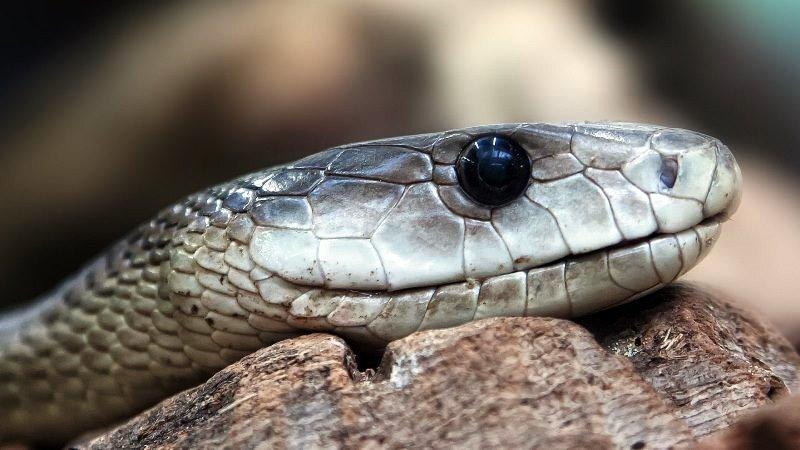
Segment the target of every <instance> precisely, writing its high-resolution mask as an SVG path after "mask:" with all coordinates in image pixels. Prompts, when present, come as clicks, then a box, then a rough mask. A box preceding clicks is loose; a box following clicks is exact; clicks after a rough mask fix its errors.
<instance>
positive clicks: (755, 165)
mask: <svg viewBox="0 0 800 450" xmlns="http://www.w3.org/2000/svg"><path fill="white" fill-rule="evenodd" d="M799 18H800V2H793V1H789V0H761V1H758V2H753V1H749V0H707V1H704V2H694V1H688V0H686V1H679V0H676V1H671V2H642V1H637V0H629V1H624V0H595V1H590V0H535V1H534V0H529V1H505V2H504V1H492V2H488V1H477V0H466V1H455V0H452V1H448V0H443V1H438V2H431V1H423V0H406V1H394V0H373V1H366V0H350V1H296V2H277V1H259V2H255V1H240V2H213V1H192V2H189V1H184V2H171V3H169V4H167V3H166V2H163V3H162V2H158V4H156V2H152V3H149V2H134V1H130V0H121V1H119V0H118V1H116V2H84V1H76V0H64V1H58V2H55V1H52V2H47V1H42V0H32V1H28V2H10V3H9V4H7V5H4V9H3V14H2V16H0V33H2V34H0V36H1V39H0V192H2V193H3V199H2V203H0V204H1V205H2V210H1V211H2V213H1V214H0V273H2V276H0V292H3V298H2V300H0V303H2V304H4V305H11V304H13V303H15V302H21V301H25V300H28V299H30V298H32V297H34V296H36V295H38V294H40V293H42V292H44V291H46V290H48V289H50V288H51V287H53V286H54V285H55V284H56V283H57V282H58V281H59V280H61V279H62V278H63V277H65V276H67V275H69V274H70V273H72V272H73V271H75V270H76V269H77V268H78V267H79V266H80V265H81V264H83V263H84V262H86V261H87V260H88V259H89V258H91V257H92V256H93V255H95V254H97V253H99V252H101V251H102V250H103V248H104V247H105V246H107V245H109V244H110V243H111V242H113V241H114V240H115V239H118V238H119V237H121V236H123V235H124V234H125V233H127V232H128V231H129V230H131V229H132V228H133V227H134V226H136V225H137V224H138V223H140V222H142V221H144V220H146V219H148V218H149V217H150V216H151V215H153V214H154V213H155V212H156V211H158V210H159V209H160V208H162V207H164V206H166V205H167V204H169V203H171V202H173V201H176V200H178V199H180V198H181V197H182V196H184V195H186V194H188V193H191V192H193V191H195V190H198V189H200V188H203V187H205V186H207V185H210V184H212V183H216V182H219V181H223V180H225V179H228V178H231V177H234V176H236V175H239V174H242V173H245V172H250V171H253V170H256V169H259V168H263V167H267V166H270V165H274V164H277V163H281V162H286V161H288V160H293V159H296V158H298V157H300V156H303V155H304V154H307V153H314V152H317V151H319V150H322V149H324V148H325V147H328V146H332V145H336V144H341V143H346V142H350V141H357V140H364V139H369V138H378V137H386V136H393V135H404V134H414V133H422V132H428V131H438V130H441V129H446V128H455V127H462V126H468V125H475V124H482V123H496V122H522V121H530V122H532V121H575V120H606V119H608V120H626V121H636V122H654V123H660V124H666V125H672V126H678V127H684V128H690V129H694V130H698V131H702V132H705V133H707V134H710V135H713V136H715V137H718V138H720V139H722V140H723V141H724V142H726V143H727V144H728V145H729V146H730V147H731V148H732V149H733V150H734V153H735V154H736V156H737V158H739V160H740V163H741V165H742V169H743V173H744V180H745V195H744V200H743V203H742V206H741V207H740V209H739V212H738V214H737V215H736V216H735V217H734V218H733V220H732V221H731V222H730V223H728V224H727V226H726V227H724V232H723V238H722V240H721V241H720V243H719V245H718V247H717V249H716V251H714V252H712V254H711V256H710V257H709V258H708V259H707V260H706V262H704V263H703V264H702V265H701V266H700V267H699V268H697V269H695V270H694V271H693V272H691V278H692V279H695V280H697V281H699V282H702V283H704V284H706V285H709V286H712V287H713V288H716V289H720V290H722V291H723V292H725V293H727V294H728V295H730V296H731V297H732V298H734V299H736V301H739V302H741V303H743V304H746V305H749V306H750V307H754V308H756V309H758V310H760V311H762V312H763V313H764V314H765V315H767V316H768V317H769V318H771V319H772V321H773V322H775V323H776V324H778V325H779V326H780V327H781V328H782V329H783V330H784V331H785V332H786V334H787V335H788V336H789V337H790V338H791V339H793V340H794V342H795V344H798V343H800V302H799V301H798V300H800V295H798V289H800V286H798V280H800V233H798V229H799V228H800V227H798V225H800V201H798V192H800V190H799V189H800V185H798V182H797V181H796V177H795V173H796V172H797V170H798V169H800V151H799V150H798V149H800V126H798V124H797V123H796V122H797V120H798V118H800V89H798V88H797V85H798V83H800V28H799V27H797V25H796V24H797V23H798V19H799Z"/></svg>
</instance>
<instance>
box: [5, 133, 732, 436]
mask: <svg viewBox="0 0 800 450" xmlns="http://www.w3.org/2000/svg"><path fill="white" fill-rule="evenodd" d="M740 198H741V171H740V169H739V166H738V165H737V163H736V160H735V159H734V157H733V155H732V154H731V152H730V150H729V149H728V147H726V146H725V145H724V144H722V142H720V141H719V140H717V139H715V138H713V137H710V136H707V135H705V134H701V133H697V132H692V131H688V130H684V129H679V128H671V127H662V126H656V125H646V124H635V123H626V122H580V123H578V122H576V123H563V124H546V123H521V124H519V123H518V124H499V125H488V126H479V127H471V128H464V129H456V130H450V131H444V132H436V133H427V134H419V135H411V136H404V137H395V138H388V139H381V140H374V141H369V142H360V143H355V144H347V145H341V146H338V147H334V148H330V149H327V150H325V151H322V152H320V153H317V154H313V155H311V156H308V157H305V158H303V159H300V160H298V161H295V162H292V163H289V164H286V165H283V166H278V167H273V168H269V169H266V170H261V171H258V172H254V173H251V174H248V175H245V176H242V177H239V178H237V179H235V180H232V181H228V182H225V183H222V184H220V185H217V186H214V187H211V188H208V189H205V190H203V191H201V192H198V193H195V194H193V195H190V196H188V197H186V198H185V199H184V200H182V201H180V202H178V203H176V204H175V205H172V206H170V207H168V208H165V209H163V210H162V211H160V212H159V213H158V214H156V215H155V217H154V218H153V219H152V220H150V221H148V222H146V223H144V224H142V225H141V226H139V227H138V228H136V229H135V230H134V231H133V232H131V233H130V234H129V235H128V236H126V237H124V238H122V239H121V240H120V241H119V242H117V243H115V244H113V245H112V246H110V247H109V248H108V249H107V250H106V251H105V252H104V253H103V254H102V255H100V256H99V257H97V258H96V259H95V260H93V261H91V262H90V263H89V264H87V265H86V266H85V267H84V268H82V269H81V270H79V271H78V272H77V273H76V274H75V275H74V276H72V277H70V278H69V279H67V280H65V281H64V282H63V283H62V284H61V285H60V286H58V287H56V288H55V289H54V290H52V291H51V292H49V293H47V294H45V295H43V296H41V297H40V298H39V299H37V300H35V301H34V302H31V303H30V305H26V306H23V307H21V308H19V309H17V310H12V311H10V312H8V313H5V314H3V315H2V316H0V442H62V443H63V442H65V441H66V440H68V439H71V438H74V437H75V436H76V435H78V434H79V433H81V432H84V431H86V430H90V429H95V428H98V427H101V426H106V425H109V424H112V423H115V422H117V421H119V420H122V419H123V418H125V417H129V416H131V415H132V414H135V413H137V412H139V411H141V410H143V409H144V408H146V407H149V406H151V405H153V404H155V403H157V402H158V401H160V400H163V399H164V398H166V397H167V396H169V395H171V394H173V393H176V392H178V391H180V390H182V389H185V388H187V387H191V386H193V385H197V384H198V383H200V382H202V381H203V380H205V379H207V378H208V377H210V376H211V375H212V374H214V373H215V372H217V371H219V370H221V369H222V368H224V367H226V366H228V365H230V364H232V363H234V362H236V361H238V360H239V359H241V358H242V357H244V356H245V355H247V354H249V353H252V352H254V351H256V350H258V349H260V348H263V347H266V346H269V345H271V344H273V343H275V342H278V341H281V340H283V339H287V338H291V337H294V336H297V335H300V334H304V333H313V332H325V333H332V334H335V335H338V336H341V337H343V338H345V339H346V340H348V341H352V342H354V343H358V344H359V345H364V346H370V347H374V348H381V347H383V346H386V345H387V343H389V342H392V341H395V340H397V339H400V338H403V337H405V336H408V335H410V334H412V333H414V332H417V331H420V330H428V329H441V328H447V327H453V326H456V325H459V324H463V323H466V322H470V321H474V320H479V319H483V318H489V317H497V316H548V317H557V318H573V317H578V316H583V315H587V314H591V313H593V312H596V311H600V310H605V309H608V308H612V307H614V306H616V305H620V304H623V303H626V302H630V301H632V300H635V299H637V298H640V297H642V296H645V295H647V294H648V293H651V292H653V291H655V290H658V289H660V288H662V287H664V286H665V285H667V284H669V283H671V282H672V281H673V280H675V279H676V278H678V277H680V276H681V275H682V274H684V273H685V272H686V271H687V270H689V269H690V268H692V267H693V266H695V265H696V264H697V263H698V262H699V261H700V260H701V259H702V258H703V257H704V256H705V255H706V254H707V253H708V252H709V251H710V249H711V248H712V246H713V245H714V243H715V242H716V241H717V240H718V238H719V235H720V230H721V224H722V223H723V222H724V221H725V220H726V219H727V218H728V217H730V215H731V214H733V212H734V211H735V210H736V208H737V206H738V204H739V202H740Z"/></svg>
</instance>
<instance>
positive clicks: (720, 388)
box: [79, 286, 800, 448]
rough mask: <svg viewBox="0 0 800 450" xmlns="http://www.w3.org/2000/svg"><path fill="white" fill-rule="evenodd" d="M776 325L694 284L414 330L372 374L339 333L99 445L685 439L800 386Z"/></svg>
mask: <svg viewBox="0 0 800 450" xmlns="http://www.w3.org/2000/svg"><path fill="white" fill-rule="evenodd" d="M798 369H800V357H798V355H797V353H796V352H794V350H793V349H792V348H791V347H790V346H789V345H788V343H787V342H786V340H785V339H784V338H782V337H781V336H780V335H779V334H778V333H777V332H775V331H774V330H773V329H772V328H770V327H769V326H768V325H766V324H764V323H763V322H761V321H760V320H759V319H757V318H755V317H753V316H752V315H750V314H748V313H745V312H743V311H741V310H739V309H737V308H735V307H732V306H730V305H728V304H726V303H724V302H722V301H719V300H716V299H714V298H713V297H711V296H709V295H708V294H706V293H703V292H701V291H698V290H697V289H695V288H691V287H687V286H675V287H671V288H668V289H666V290H664V291H662V292H661V293H660V294H656V295H654V296H651V297H650V298H647V299H643V300H640V301H639V302H637V303H636V304H633V305H630V306H628V307H625V308H622V309H615V310H613V311H609V312H607V313H604V314H601V315H597V316H595V317H592V318H589V319H587V320H584V321H582V323H581V325H579V324H576V323H573V322H569V321H564V320H557V319H546V318H500V319H488V320H483V321H480V322H475V323H470V324H466V325H462V326H460V327H456V328H452V329H448V330H438V331H426V332H421V333H416V334H414V335H412V336H409V337H408V338H405V339H403V340H400V341H397V342H394V343H392V344H390V345H389V347H388V348H387V350H386V352H385V354H384V355H383V359H382V361H381V363H380V365H379V366H378V367H377V370H376V371H375V372H374V373H373V372H372V371H371V370H367V371H366V372H360V371H359V370H358V369H357V368H356V366H355V356H354V354H353V352H352V351H351V349H350V348H349V347H348V346H347V345H346V344H345V343H344V342H343V341H342V340H340V339H339V338H336V337H333V336H330V335H324V334H314V335H309V336H304V337H300V338H296V339H292V340H289V341H285V342H282V343H279V344H277V345H274V346H272V347H270V348H266V349H263V350H261V351H259V352H256V353H255V354H253V355H251V356H248V357H246V358H244V359H243V360H242V361H240V362H238V363H236V364H233V365H232V366H230V367H228V368H227V369H225V370H223V371H222V372H220V373H218V374H216V375H215V376H214V377H212V378H211V379H210V380H209V381H208V382H206V383H205V384H203V385H201V386H199V387H197V388H195V389H191V390H188V391H186V392H183V393H181V394H178V395H176V396H174V397H172V398H170V399H168V400H165V401H164V402H162V403H161V404H160V405H158V406H156V407H154V408H152V409H151V410H149V411H147V412H145V413H142V414H140V415H139V416H138V417H135V418H133V419H131V420H130V421H129V422H128V423H126V424H123V425H121V426H120V427H118V428H116V429H115V430H112V431H110V432H108V433H105V434H103V435H101V436H99V437H97V438H95V439H93V440H91V441H88V442H84V443H82V444H80V445H79V446H80V447H89V448H125V447H142V446H159V447H161V446H164V447H171V448H197V447H200V446H213V447H231V448H243V447H244V448H253V447H256V446H264V448H272V447H277V448H309V447H326V448H335V447H359V448H360V447H366V448H376V447H393V448H397V447H408V446H417V447H433V448H445V447H447V448H449V447H468V448H479V447H480V448H491V447H495V448H497V447H506V448H507V447H551V448H576V447H590V448H667V447H684V446H691V445H693V444H694V443H696V441H695V439H696V438H698V437H701V436H705V435H707V434H709V433H711V432H713V431H715V430H719V429H723V428H725V427H726V426H727V425H728V424H729V423H732V422H733V421H734V419H736V418H737V417H739V416H740V415H742V414H743V413H745V412H746V411H750V410H753V409H755V408H758V407H759V406H762V405H764V404H768V403H771V402H772V401H773V399H774V398H776V397H779V396H781V395H783V394H784V393H785V392H788V391H794V390H795V389H796V388H797V386H798V379H797V373H798Z"/></svg>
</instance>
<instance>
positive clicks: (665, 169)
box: [659, 158, 678, 189]
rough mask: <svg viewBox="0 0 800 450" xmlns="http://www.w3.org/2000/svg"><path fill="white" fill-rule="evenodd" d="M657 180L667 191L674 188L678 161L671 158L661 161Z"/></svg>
mask: <svg viewBox="0 0 800 450" xmlns="http://www.w3.org/2000/svg"><path fill="white" fill-rule="evenodd" d="M659 179H660V180H661V184H663V185H664V186H665V187H667V188H669V189H672V188H673V187H675V181H677V179H678V161H677V160H675V159H673V158H663V159H661V168H660V169H659Z"/></svg>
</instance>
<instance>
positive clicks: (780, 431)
mask: <svg viewBox="0 0 800 450" xmlns="http://www.w3.org/2000/svg"><path fill="white" fill-rule="evenodd" d="M699 448H700V449H702V450H725V449H730V450H749V449H753V450H757V449H758V450H760V449H773V450H783V449H792V448H800V397H798V396H793V397H790V398H788V399H786V400H783V401H781V402H779V403H778V404H777V405H775V406H771V407H769V408H765V409H764V410H762V411H759V412H757V413H755V414H753V415H751V416H749V417H746V418H744V419H742V421H741V422H739V423H737V424H736V425H734V426H732V427H731V428H729V429H728V430H725V431H723V432H720V433H717V434H716V435H714V436H712V437H711V438H709V439H706V440H705V441H703V443H702V445H700V447H699Z"/></svg>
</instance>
